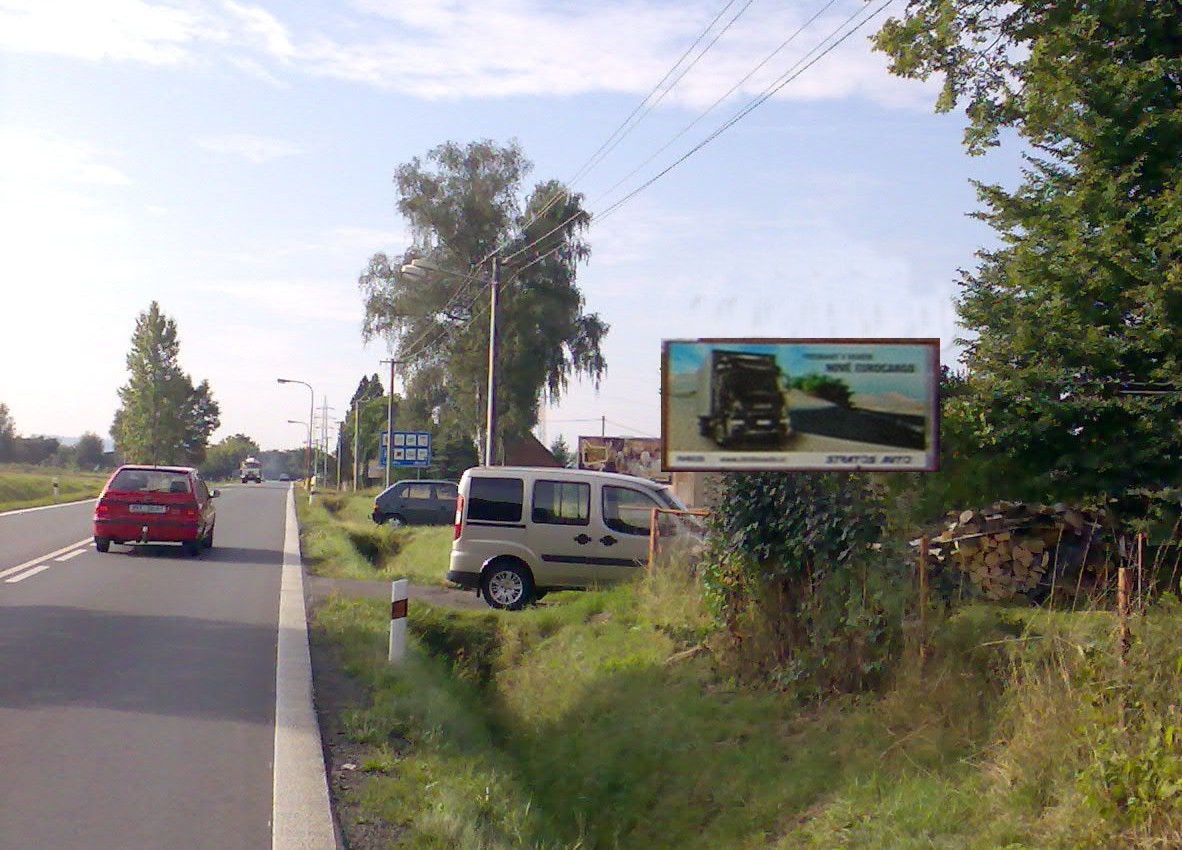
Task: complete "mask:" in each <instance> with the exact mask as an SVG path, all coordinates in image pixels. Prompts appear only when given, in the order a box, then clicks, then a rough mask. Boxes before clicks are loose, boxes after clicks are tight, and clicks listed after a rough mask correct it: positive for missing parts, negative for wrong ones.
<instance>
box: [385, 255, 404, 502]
mask: <svg viewBox="0 0 1182 850" xmlns="http://www.w3.org/2000/svg"><path fill="white" fill-rule="evenodd" d="M403 268H406V266H403ZM381 362H382V363H389V364H390V386H389V387H387V388H386V392H387V395H386V469H385V476H384V478H383V483H382V486H383V487H389V486H390V455H391V453H392V449H393V448H394V437H393V434H394V367H395V366H396V365H397V364H398V361H397V360H395V359H394V358H393V357H391V358H390V359H389V360H383V361H381Z"/></svg>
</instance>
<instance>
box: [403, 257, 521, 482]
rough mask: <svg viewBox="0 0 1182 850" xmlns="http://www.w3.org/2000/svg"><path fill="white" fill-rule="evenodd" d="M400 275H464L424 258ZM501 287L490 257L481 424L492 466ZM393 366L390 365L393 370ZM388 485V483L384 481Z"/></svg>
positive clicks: (487, 460)
mask: <svg viewBox="0 0 1182 850" xmlns="http://www.w3.org/2000/svg"><path fill="white" fill-rule="evenodd" d="M401 271H402V273H403V274H406V275H409V276H410V277H420V276H422V275H424V274H428V273H431V272H436V273H438V274H445V275H451V276H452V277H466V275H462V274H458V273H456V272H453V271H449V270H448V269H444V268H440V267H439V266H436V265H434V264H433V263H428V262H426V261H425V260H422V259H418V260H411V261H410V262H409V263H407V264H406V265H404V266H403V267H402V269H401ZM500 290H501V258H500V257H493V258H492V277H491V278H490V279H489V280H488V308H489V309H488V389H487V390H486V392H487V394H488V410H487V412H486V414H485V423H484V432H485V437H484V465H485V466H493V465H494V464H495V460H496V438H495V436H494V435H495V434H496V433H497V304H498V301H499V299H500V294H501V293H500ZM392 368H393V367H391V369H392ZM387 484H389V482H387Z"/></svg>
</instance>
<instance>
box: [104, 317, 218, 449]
mask: <svg viewBox="0 0 1182 850" xmlns="http://www.w3.org/2000/svg"><path fill="white" fill-rule="evenodd" d="M179 351H180V343H179V341H178V340H177V330H176V323H175V322H174V321H173V320H172V319H171V318H169V317H168V316H166V315H164V314H163V313H162V312H161V311H160V305H159V304H158V303H157V302H155V301H153V302H152V303H151V305H149V307H148V309H147V310H146V311H144V312H143V313H140V315H139V317H138V318H137V319H136V323H135V332H134V333H133V334H132V336H131V350H130V351H129V352H128V353H127V370H128V372H129V373H130V375H131V376H130V379H129V380H128V382H127V383H126V384H125V385H124V386H122V387H120V388H119V401H120V407H119V410H117V411H116V412H115V421H114V422H113V423H112V425H111V436H112V437H113V438H114V440H115V448H116V450H117V451H118V452H119V453H120V454H121V455H122V456H123V459H124V460H125V461H126V462H127V463H151V464H198V463H201V461H202V460H203V459H204V458H205V448H206V446H207V445H208V443H209V436H210V434H212V433H213V432H214V430H215V429H216V428H217V427H218V424H219V418H218V413H219V411H218V405H217V402H216V401H214V400H213V395H212V393H211V392H210V388H209V382H208V381H202V382H201V383H200V384H198V385H197V386H194V385H193V381H192V379H191V378H190V377H189V375H187V374H186V373H185V372H183V371H182V370H181V367H180V365H179V364H178V362H177V355H178V353H179Z"/></svg>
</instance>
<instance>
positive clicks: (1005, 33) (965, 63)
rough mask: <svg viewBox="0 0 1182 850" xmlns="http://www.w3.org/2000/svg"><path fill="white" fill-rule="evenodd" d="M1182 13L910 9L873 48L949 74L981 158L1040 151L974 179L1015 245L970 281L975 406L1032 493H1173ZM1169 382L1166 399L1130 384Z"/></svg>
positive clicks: (1125, 8) (1178, 453)
mask: <svg viewBox="0 0 1182 850" xmlns="http://www.w3.org/2000/svg"><path fill="white" fill-rule="evenodd" d="M1180 41H1182V15H1179V14H1178V8H1177V4H1176V3H1161V2H1156V0H1095V2H1088V3H1075V2H1066V0H1039V2H1029V3H1021V4H1016V5H1015V4H1013V3H1009V2H1005V0H985V2H969V0H912V2H910V3H909V4H908V6H907V10H906V13H905V15H904V16H903V18H902V19H891V20H890V21H888V22H887V24H886V25H884V27H883V28H882V30H881V31H880V32H879V34H878V35H877V37H876V44H877V47H878V48H879V49H881V50H883V51H885V52H887V53H888V54H890V56H891V59H892V66H891V67H892V70H893V71H894V72H895V73H897V74H900V75H902V76H907V77H914V78H924V79H926V78H927V77H929V76H931V75H939V76H940V77H941V78H942V79H943V80H944V89H943V93H942V95H941V97H940V100H939V101H938V103H937V108H939V109H951V108H952V107H953V106H954V105H956V104H958V103H960V102H963V103H964V105H965V108H966V112H967V114H968V116H969V119H970V124H969V128H968V130H967V132H966V143H967V144H968V146H969V149H970V150H971V151H974V152H979V151H981V150H983V149H984V148H986V147H988V146H990V145H995V144H998V143H999V140H1000V139H1001V138H1003V135H1002V133H1003V131H1007V130H1012V131H1014V132H1016V133H1017V135H1018V136H1019V137H1020V138H1021V139H1022V140H1023V141H1024V142H1025V143H1026V144H1027V145H1028V146H1029V148H1030V150H1031V151H1032V153H1030V154H1029V155H1027V157H1026V159H1027V166H1026V168H1025V170H1024V172H1023V176H1022V182H1021V184H1020V185H1019V186H1018V187H1017V188H1016V189H1014V190H1013V191H1007V190H1006V189H1003V188H1002V187H1000V186H996V185H981V186H978V191H979V196H980V198H981V200H982V202H983V203H984V205H985V211H983V212H981V213H980V214H979V217H980V218H982V219H983V220H985V221H987V222H988V223H989V224H990V225H991V226H992V227H993V228H994V229H995V230H996V232H997V233H998V235H999V237H1000V239H1001V242H1002V247H1000V248H998V249H994V250H989V251H983V252H981V254H980V257H981V265H980V268H979V269H978V270H977V271H975V272H971V273H969V272H966V273H963V274H962V276H961V280H960V285H961V289H962V295H961V299H960V302H959V305H958V308H959V312H960V317H961V321H962V324H963V325H964V326H965V327H966V328H967V329H969V330H970V331H971V332H973V338H972V340H971V341H970V342H969V343H968V349H967V357H966V363H967V365H968V367H969V369H970V374H971V377H970V389H971V392H970V393H969V394H968V395H967V397H966V399H965V415H966V416H967V417H968V418H969V419H970V420H973V423H974V429H975V432H976V433H977V434H978V435H979V436H980V438H981V439H982V440H983V441H984V443H985V444H986V445H988V446H991V447H993V448H994V449H995V450H997V451H998V452H1000V453H1002V454H1004V455H1005V456H1006V457H1008V458H1011V459H1013V460H1014V461H1015V462H1016V463H1017V464H1018V465H1019V467H1020V468H1022V469H1023V470H1024V471H1025V476H1026V478H1027V479H1028V480H1029V483H1030V485H1031V489H1032V490H1034V491H1035V492H1036V493H1038V494H1039V495H1042V496H1044V497H1049V498H1065V499H1077V498H1081V497H1095V496H1100V495H1103V494H1106V493H1120V492H1123V491H1125V490H1127V489H1129V488H1133V487H1139V486H1148V487H1157V486H1161V485H1162V484H1164V483H1167V482H1172V480H1173V478H1174V476H1175V475H1176V470H1177V467H1178V464H1179V461H1180V460H1182V432H1179V430H1178V428H1177V413H1178V410H1177V404H1178V394H1177V393H1178V386H1179V385H1178V377H1177V376H1178V374H1179V371H1180V369H1179V367H1180V366H1182V361H1180V357H1182V355H1180V352H1182V338H1180V334H1182V330H1180V328H1182V299H1180V298H1179V297H1178V295H1177V293H1178V290H1179V287H1180V285H1182V247H1180V246H1182V238H1180V237H1182V189H1180V187H1182V85H1180V84H1179V80H1180V79H1182V55H1180V54H1179V52H1178V49H1177V45H1178V43H1179V42H1180ZM1145 386H1150V387H1164V388H1165V389H1166V390H1167V392H1166V393H1165V394H1164V395H1137V394H1132V393H1130V392H1129V390H1131V389H1135V388H1143V387H1145Z"/></svg>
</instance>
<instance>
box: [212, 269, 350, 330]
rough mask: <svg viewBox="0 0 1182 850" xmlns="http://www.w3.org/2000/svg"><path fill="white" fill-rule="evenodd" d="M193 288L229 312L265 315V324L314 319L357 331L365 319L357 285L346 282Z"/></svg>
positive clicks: (242, 283) (235, 283)
mask: <svg viewBox="0 0 1182 850" xmlns="http://www.w3.org/2000/svg"><path fill="white" fill-rule="evenodd" d="M196 286H197V288H198V289H200V290H201V291H203V292H207V293H209V294H210V295H216V296H219V302H218V303H221V299H223V298H224V299H225V300H226V305H227V306H228V307H230V308H232V309H231V312H234V313H237V314H239V315H250V314H251V313H252V312H259V313H262V314H263V315H266V317H267V322H268V324H275V323H277V322H280V321H282V320H300V319H315V320H320V321H329V322H349V323H353V324H354V325H355V326H356V327H358V328H360V327H361V320H362V318H363V316H364V308H363V306H362V304H361V296H360V295H358V294H357V284H356V283H354V282H349V281H345V282H343V283H342V282H340V281H315V280H305V281H293V280H223V281H211V282H207V283H200V284H197V285H196ZM235 302H237V303H235ZM219 309H221V308H220V307H219Z"/></svg>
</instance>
